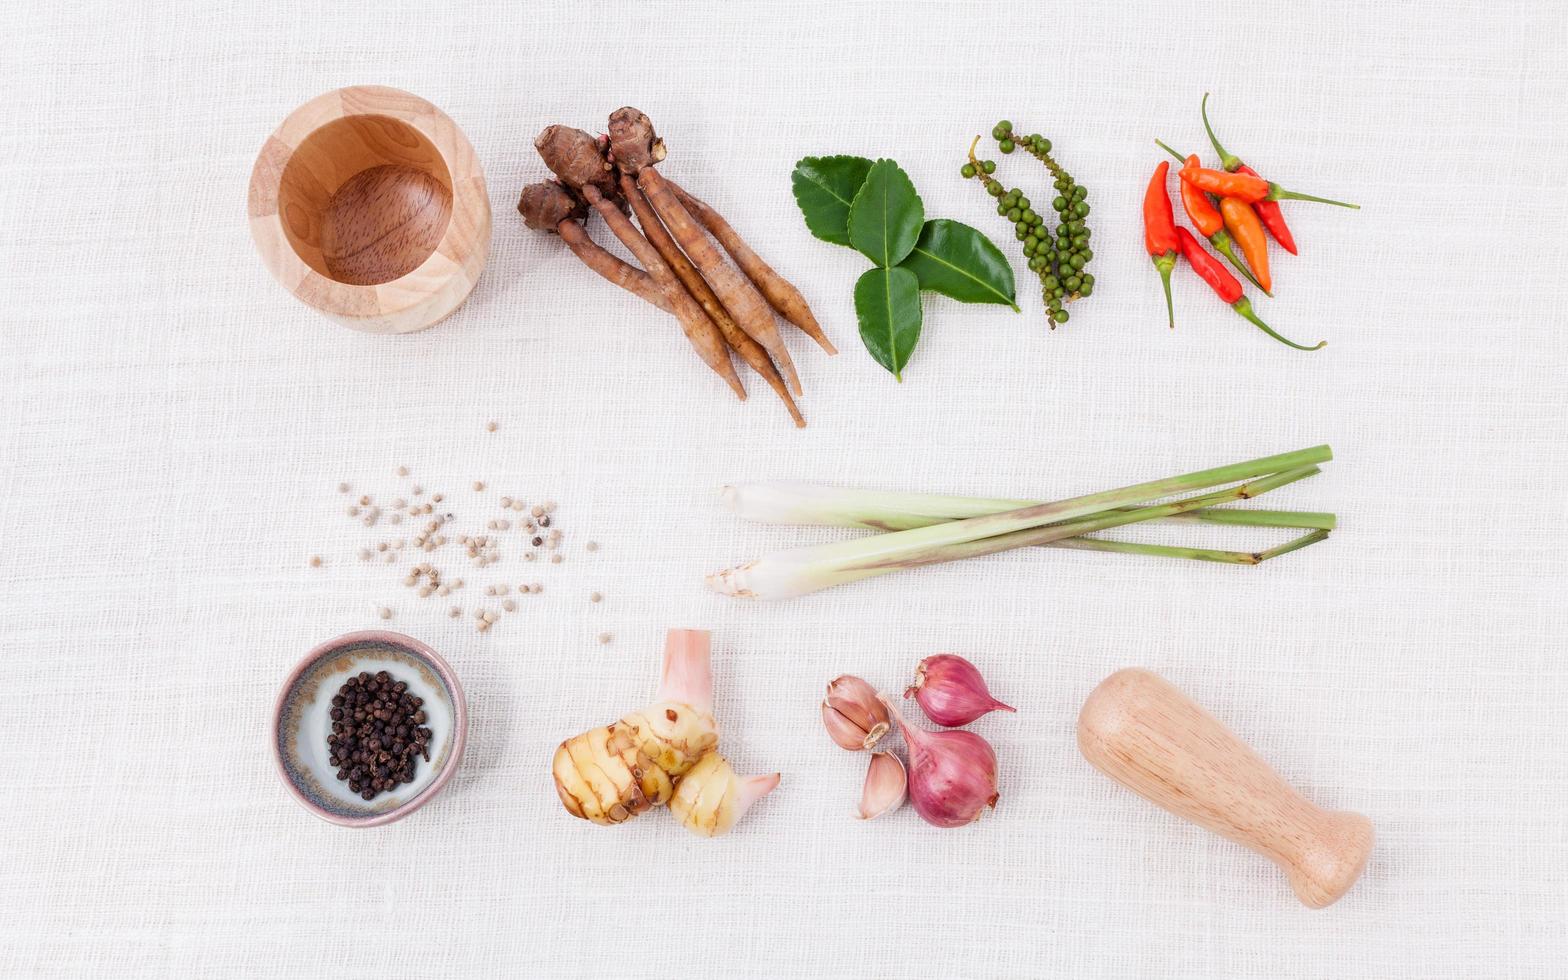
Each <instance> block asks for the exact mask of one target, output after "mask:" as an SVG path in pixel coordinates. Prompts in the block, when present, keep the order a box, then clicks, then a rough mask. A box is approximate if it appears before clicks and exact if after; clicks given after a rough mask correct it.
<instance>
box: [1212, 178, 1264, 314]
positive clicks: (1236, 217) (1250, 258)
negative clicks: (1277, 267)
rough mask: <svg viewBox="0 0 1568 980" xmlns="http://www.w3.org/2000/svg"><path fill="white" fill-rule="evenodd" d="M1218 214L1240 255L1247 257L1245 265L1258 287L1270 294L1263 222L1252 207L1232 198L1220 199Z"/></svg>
mask: <svg viewBox="0 0 1568 980" xmlns="http://www.w3.org/2000/svg"><path fill="white" fill-rule="evenodd" d="M1220 214H1221V215H1223V216H1224V218H1225V227H1226V228H1228V229H1229V230H1230V234H1231V237H1232V238H1234V239H1236V244H1237V245H1240V246H1241V254H1242V255H1245V256H1246V257H1247V264H1248V265H1249V266H1251V267H1252V274H1253V275H1254V276H1256V277H1257V279H1258V285H1259V286H1262V287H1263V291H1264V292H1265V293H1267V292H1270V290H1271V288H1272V286H1273V280H1272V278H1271V277H1270V276H1269V243H1268V239H1267V238H1266V237H1265V236H1264V234H1263V222H1262V221H1260V220H1259V219H1258V214H1257V212H1256V211H1254V210H1252V205H1250V204H1245V203H1243V202H1241V201H1238V200H1236V199H1235V198H1234V197H1222V198H1220Z"/></svg>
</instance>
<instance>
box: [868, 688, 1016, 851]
mask: <svg viewBox="0 0 1568 980" xmlns="http://www.w3.org/2000/svg"><path fill="white" fill-rule="evenodd" d="M881 698H882V703H883V704H885V705H887V709H888V711H889V712H890V713H891V714H892V716H893V719H894V720H895V721H897V722H898V727H899V728H900V729H901V730H902V731H903V733H904V742H905V744H906V745H908V746H909V802H910V804H911V805H912V806H914V808H915V812H916V813H918V814H920V818H921V819H922V820H924V821H925V822H926V823H929V824H932V825H933V826H937V827H962V826H964V825H965V824H969V823H973V822H974V821H975V820H976V819H978V818H979V816H980V814H982V813H984V812H985V811H986V810H987V809H989V808H991V807H994V806H996V800H997V797H998V795H999V794H998V793H997V791H996V751H995V750H994V749H992V748H991V743H990V742H987V741H986V740H985V739H983V738H981V737H980V736H979V735H976V734H975V733H974V732H967V731H963V730H954V731H943V732H928V731H926V730H925V729H923V728H916V727H914V726H913V725H910V724H909V723H908V722H906V721H905V720H904V718H903V716H902V715H900V714H899V712H898V706H897V705H895V704H893V703H892V701H891V700H890V699H889V698H888V697H887V696H886V695H882V696H881Z"/></svg>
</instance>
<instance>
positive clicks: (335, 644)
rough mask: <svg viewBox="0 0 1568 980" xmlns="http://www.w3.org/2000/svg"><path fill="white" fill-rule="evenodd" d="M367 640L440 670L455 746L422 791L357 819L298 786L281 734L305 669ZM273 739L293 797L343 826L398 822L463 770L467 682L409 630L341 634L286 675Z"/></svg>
mask: <svg viewBox="0 0 1568 980" xmlns="http://www.w3.org/2000/svg"><path fill="white" fill-rule="evenodd" d="M362 643H380V644H383V645H385V646H391V647H399V648H402V649H403V650H405V651H407V652H408V653H411V654H413V655H414V656H417V657H419V658H420V659H421V660H424V661H425V662H426V663H427V664H429V665H430V667H431V669H432V670H434V671H435V672H436V674H437V676H439V677H440V678H441V681H442V683H443V684H445V685H446V687H447V690H449V691H451V692H452V702H453V703H452V750H451V752H449V753H448V754H447V760H446V763H445V764H444V765H443V766H442V767H441V771H440V772H438V773H436V776H435V778H434V779H432V780H431V781H430V784H429V785H428V786H426V787H425V788H424V789H422V790H420V791H419V792H418V793H417V794H415V795H414V796H412V797H410V798H409V799H408V800H406V801H404V802H403V803H402V804H400V805H399V806H397V807H395V808H394V809H391V810H388V811H386V812H385V813H371V814H366V815H365V816H360V817H355V816H345V815H344V814H341V813H333V812H332V811H330V810H327V809H325V808H323V807H322V806H320V805H319V804H318V803H316V802H315V801H314V800H312V799H311V798H310V797H308V796H306V795H305V793H304V792H303V791H301V790H300V788H299V786H298V784H296V783H295V782H294V780H293V779H292V778H290V777H289V772H288V767H287V766H285V765H284V762H283V749H282V745H281V741H280V739H279V734H280V729H281V727H282V724H283V709H284V706H285V704H286V703H287V702H288V698H289V695H290V694H291V693H293V691H294V688H295V686H296V685H297V684H298V683H299V680H300V678H301V677H303V676H304V675H305V672H306V671H307V670H309V669H310V668H311V667H314V666H315V665H316V663H317V662H318V661H320V660H321V659H323V658H324V657H326V656H327V655H329V654H331V653H335V652H336V651H338V650H339V649H341V648H343V647H346V646H350V645H353V644H362ZM268 737H269V739H270V741H271V743H272V745H271V751H272V764H273V768H274V769H276V770H277V773H278V778H279V779H280V780H282V782H283V785H284V787H285V788H286V789H287V790H288V791H289V795H291V796H292V797H294V799H295V801H297V802H298V803H299V805H300V806H303V807H304V808H305V809H306V810H309V811H310V812H311V813H312V814H314V815H316V816H317V817H320V818H321V819H322V820H325V821H327V822H328V823H333V824H337V825H338V826H340V827H379V826H382V825H384V824H389V823H392V822H393V821H395V820H401V819H403V818H404V817H406V816H408V815H409V814H410V813H413V812H414V811H415V810H418V809H419V808H420V807H422V806H424V805H425V804H426V803H429V802H430V801H431V800H432V799H433V798H434V797H435V796H436V794H438V793H440V792H441V790H442V789H443V788H444V787H445V786H446V784H447V781H448V780H450V779H451V778H452V775H453V774H454V773H455V772H457V767H458V764H459V763H460V762H461V761H462V758H463V749H464V747H465V746H466V745H467V744H468V697H467V695H465V694H464V693H463V685H462V684H461V683H459V682H458V679H457V674H456V673H455V672H454V671H453V670H452V666H451V664H448V663H447V662H446V661H445V660H444V659H442V657H441V655H440V654H439V653H436V652H435V651H434V650H433V649H431V648H430V646H429V645H427V644H425V643H424V642H422V641H420V640H416V639H414V638H413V637H412V636H409V635H407V634H406V633H398V632H395V631H393V630H358V631H356V632H353V633H344V634H343V635H342V636H335V637H333V638H332V639H330V640H326V641H324V642H322V643H318V644H316V646H315V647H313V648H312V649H311V651H310V652H309V653H307V654H305V656H304V657H303V658H301V659H300V661H299V663H297V664H295V665H294V669H293V670H291V671H289V674H288V677H286V678H284V680H283V686H282V687H281V688H279V689H278V696H277V698H276V700H274V702H273V705H272V723H271V724H270V725H269V726H268Z"/></svg>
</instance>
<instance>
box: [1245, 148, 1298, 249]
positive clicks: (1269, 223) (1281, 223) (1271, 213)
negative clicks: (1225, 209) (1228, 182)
mask: <svg viewBox="0 0 1568 980" xmlns="http://www.w3.org/2000/svg"><path fill="white" fill-rule="evenodd" d="M1236 172H1237V173H1239V174H1249V175H1251V176H1253V177H1256V176H1257V175H1258V172H1257V171H1256V170H1253V169H1252V168H1251V167H1249V166H1247V165H1246V164H1245V163H1242V164H1238V165H1237V166H1236ZM1252 210H1254V211H1256V212H1258V220H1259V221H1261V222H1263V227H1265V228H1267V229H1268V230H1269V234H1270V235H1273V236H1274V240H1275V241H1276V242H1279V245H1280V248H1283V249H1284V250H1285V251H1287V252H1289V253H1290V254H1291V255H1295V254H1296V236H1295V235H1292V234H1291V233H1290V226H1289V225H1287V224H1285V212H1284V211H1283V210H1282V209H1281V208H1280V206H1279V202H1278V201H1259V202H1258V203H1256V204H1254V205H1253V206H1252Z"/></svg>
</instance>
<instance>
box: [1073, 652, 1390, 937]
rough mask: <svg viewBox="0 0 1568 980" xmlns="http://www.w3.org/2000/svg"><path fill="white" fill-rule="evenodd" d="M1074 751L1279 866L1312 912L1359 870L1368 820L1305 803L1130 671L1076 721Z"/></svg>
mask: <svg viewBox="0 0 1568 980" xmlns="http://www.w3.org/2000/svg"><path fill="white" fill-rule="evenodd" d="M1078 748H1079V750H1080V751H1081V752H1083V755H1084V758H1086V759H1088V760H1089V762H1090V764H1092V765H1093V766H1094V767H1095V768H1096V769H1098V770H1100V771H1101V772H1103V773H1105V774H1106V775H1107V776H1110V777H1111V778H1112V779H1114V780H1116V781H1117V782H1118V783H1121V784H1122V785H1123V786H1126V787H1127V788H1128V789H1130V790H1132V791H1133V792H1135V793H1137V794H1138V795H1139V796H1142V797H1143V798H1144V799H1147V800H1149V801H1150V802H1152V803H1154V804H1155V805H1157V806H1160V807H1163V808H1164V809H1166V810H1169V811H1170V812H1172V813H1174V814H1176V815H1177V816H1180V817H1184V818H1186V819H1188V820H1191V821H1192V822H1193V823H1196V824H1198V825H1199V826H1201V827H1206V828H1208V829H1209V830H1212V831H1214V832H1215V833H1217V834H1220V835H1222V836H1224V837H1228V838H1230V839H1231V840H1233V841H1235V842H1236V843H1238V844H1242V845H1244V846H1246V847H1249V848H1251V849H1252V850H1254V851H1257V852H1258V853H1259V854H1262V855H1263V856H1264V857H1266V858H1268V859H1269V860H1271V861H1273V862H1274V863H1275V864H1277V865H1279V867H1280V869H1281V870H1283V871H1284V872H1285V875H1286V876H1287V877H1288V878H1289V880H1290V886H1291V888H1293V889H1294V890H1295V892H1296V896H1297V897H1298V898H1300V899H1301V901H1302V902H1304V903H1305V904H1306V905H1308V906H1309V907H1311V908H1315V909H1319V908H1323V907H1324V906H1326V905H1330V904H1332V903H1333V902H1334V901H1336V900H1337V899H1338V898H1339V897H1340V896H1341V895H1343V894H1345V892H1346V891H1347V890H1349V888H1350V886H1351V885H1352V884H1354V883H1355V880H1356V878H1357V877H1359V876H1360V874H1361V871H1362V869H1363V868H1365V867H1366V862H1367V854H1368V853H1369V852H1370V851H1371V850H1372V823H1371V821H1369V820H1368V819H1367V818H1366V817H1364V816H1362V815H1361V814H1359V813H1350V812H1346V811H1328V810H1323V809H1320V808H1318V807H1316V806H1314V805H1313V804H1311V803H1309V802H1308V801H1307V800H1306V799H1304V798H1303V797H1302V796H1301V794H1299V793H1297V792H1296V791H1295V790H1294V789H1292V788H1291V786H1290V785H1289V784H1288V783H1286V782H1285V780H1284V779H1282V778H1280V775H1279V773H1277V772H1275V771H1274V770H1273V769H1271V768H1270V767H1269V764H1268V763H1266V762H1264V761H1263V759H1262V758H1260V757H1259V756H1258V754H1257V753H1256V752H1253V751H1252V749H1251V748H1250V747H1248V745H1247V744H1246V743H1245V742H1243V741H1242V740H1241V739H1239V738H1237V737H1236V735H1235V734H1233V733H1232V732H1231V731H1230V730H1229V729H1227V728H1226V727H1225V726H1224V725H1221V724H1220V723H1219V722H1218V721H1216V720H1215V719H1214V717H1213V716H1212V715H1210V714H1209V713H1208V712H1207V711H1204V710H1203V708H1202V707H1200V706H1199V705H1198V704H1197V703H1196V702H1194V701H1193V700H1192V699H1191V698H1189V697H1187V695H1185V694H1183V693H1182V692H1181V691H1180V690H1178V689H1177V688H1175V687H1174V686H1172V685H1171V684H1170V682H1168V681H1166V680H1165V679H1164V678H1163V677H1160V676H1159V675H1158V674H1154V673H1151V672H1149V671H1147V670H1139V669H1136V668H1130V669H1127V670H1120V671H1117V672H1116V673H1114V674H1112V675H1111V676H1110V677H1107V678H1106V679H1105V680H1104V681H1101V682H1100V686H1098V687H1096V688H1095V689H1094V691H1093V692H1092V693H1091V694H1090V695H1089V699H1088V700H1087V701H1085V702H1084V706H1083V710H1082V711H1081V712H1080V713H1079V715H1078Z"/></svg>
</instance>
